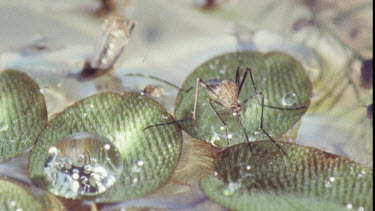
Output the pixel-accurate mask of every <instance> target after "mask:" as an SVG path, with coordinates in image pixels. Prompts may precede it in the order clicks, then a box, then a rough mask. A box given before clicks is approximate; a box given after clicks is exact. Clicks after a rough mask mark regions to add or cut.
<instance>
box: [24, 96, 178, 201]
mask: <svg viewBox="0 0 375 211" xmlns="http://www.w3.org/2000/svg"><path fill="white" fill-rule="evenodd" d="M170 121H174V119H173V117H172V116H171V115H170V114H168V113H167V112H166V110H165V109H164V108H162V107H161V106H160V105H159V104H157V103H156V102H155V101H153V100H151V99H150V98H147V97H145V96H142V95H140V94H135V93H128V94H125V95H119V94H115V93H102V94H98V95H94V96H91V97H88V98H86V99H83V100H82V101H79V102H77V103H75V104H74V105H72V106H71V107H69V108H67V109H66V110H65V111H64V112H62V113H60V114H58V115H57V116H56V117H55V118H54V119H52V120H51V121H50V122H49V124H48V126H47V128H46V129H45V130H44V131H43V133H42V134H41V136H40V137H39V139H38V142H37V143H36V145H35V147H34V148H33V149H32V151H31V153H30V163H29V177H30V178H31V179H32V181H33V182H34V183H35V184H37V185H38V186H40V187H43V188H46V189H47V188H48V186H49V183H48V179H47V178H46V175H45V174H44V173H43V172H44V169H45V168H44V166H45V161H46V159H47V156H48V155H49V153H48V151H49V150H50V149H51V147H52V146H58V144H59V143H60V142H61V141H62V140H63V139H64V138H65V137H67V136H69V135H71V134H75V133H80V132H89V133H92V134H97V135H100V136H103V137H105V138H107V139H109V140H110V141H111V142H112V143H113V144H114V145H115V146H116V147H117V148H118V150H119V152H120V154H121V156H122V159H123V162H122V163H123V170H122V173H121V175H120V177H119V179H118V180H117V181H116V183H115V184H114V185H113V186H111V187H109V188H108V189H107V190H106V191H105V192H103V193H101V194H99V195H95V196H89V195H78V197H77V199H90V200H93V199H95V200H96V201H100V202H116V201H123V200H127V199H130V198H134V197H138V196H142V195H144V194H146V193H149V192H150V191H153V190H155V189H156V188H158V187H159V186H160V185H162V184H164V183H165V182H166V181H167V180H168V178H169V177H170V175H171V173H172V171H173V170H174V168H175V166H176V164H177V161H178V158H179V154H180V150H181V144H182V134H181V129H180V128H179V126H178V125H168V126H160V127H151V128H149V129H147V130H145V131H144V128H146V127H147V126H150V125H154V124H158V123H161V122H170ZM52 149H53V148H52ZM52 151H53V150H52ZM77 156H79V155H77ZM69 173H70V172H69ZM77 178H79V177H77ZM59 185H61V184H59ZM66 185H70V184H69V183H67V184H66ZM68 197H69V196H68Z"/></svg>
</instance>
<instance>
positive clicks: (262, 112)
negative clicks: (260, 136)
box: [260, 93, 288, 157]
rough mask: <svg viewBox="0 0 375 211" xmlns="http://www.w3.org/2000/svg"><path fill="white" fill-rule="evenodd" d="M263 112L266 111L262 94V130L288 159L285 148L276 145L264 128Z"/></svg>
mask: <svg viewBox="0 0 375 211" xmlns="http://www.w3.org/2000/svg"><path fill="white" fill-rule="evenodd" d="M263 110H264V95H263V93H262V113H261V119H260V129H261V130H262V131H263V132H264V133H265V134H266V135H267V136H268V138H269V139H270V140H271V141H272V142H273V143H274V144H275V145H276V146H277V147H278V148H279V149H280V150H281V151H282V152H283V153H284V154H285V155H286V156H287V157H288V154H287V153H286V152H285V151H284V149H283V148H281V146H280V145H278V144H277V143H276V141H275V140H273V138H272V137H271V136H270V135H269V134H268V133H267V131H266V130H265V129H264V128H263Z"/></svg>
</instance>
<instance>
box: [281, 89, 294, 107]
mask: <svg viewBox="0 0 375 211" xmlns="http://www.w3.org/2000/svg"><path fill="white" fill-rule="evenodd" d="M296 103H297V95H296V93H294V92H288V93H286V94H284V96H283V98H282V104H283V105H284V106H294V105H296Z"/></svg>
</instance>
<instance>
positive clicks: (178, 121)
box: [143, 117, 193, 131]
mask: <svg viewBox="0 0 375 211" xmlns="http://www.w3.org/2000/svg"><path fill="white" fill-rule="evenodd" d="M192 119H193V117H189V118H186V119H180V120H176V121H173V122H165V123H160V124H156V125H149V126H147V127H145V128H144V129H143V131H145V130H147V129H150V128H152V127H158V126H163V125H171V124H176V123H180V122H185V121H188V120H192Z"/></svg>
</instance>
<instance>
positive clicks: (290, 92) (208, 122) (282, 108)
mask: <svg viewBox="0 0 375 211" xmlns="http://www.w3.org/2000/svg"><path fill="white" fill-rule="evenodd" d="M237 66H239V67H240V76H241V77H240V79H242V76H243V75H244V72H245V69H246V68H251V70H252V74H253V77H254V83H255V86H256V89H257V92H263V93H264V104H265V105H266V106H268V107H264V118H263V119H264V121H263V124H264V129H265V130H266V131H267V132H268V133H269V134H270V135H271V136H272V137H277V136H279V135H281V134H283V133H285V132H286V131H287V130H289V129H290V128H291V127H292V126H293V125H294V124H295V123H296V122H297V121H298V120H299V119H300V118H301V116H302V115H303V114H304V113H305V111H306V110H307V107H308V106H309V103H310V98H311V92H312V87H311V83H310V80H309V78H308V75H307V74H306V73H305V71H304V69H303V67H302V65H301V64H300V63H299V62H297V61H296V60H295V59H293V58H292V57H290V56H288V55H286V54H284V53H280V52H270V53H266V54H264V53H260V52H255V51H251V52H238V53H228V54H224V55H220V56H217V57H214V58H212V59H210V60H209V61H207V62H205V63H203V64H202V65H200V66H199V67H197V68H196V69H195V70H194V72H193V73H191V74H190V75H189V76H188V78H187V79H186V80H185V82H184V83H183V85H182V91H180V92H179V93H178V96H177V100H176V109H175V115H176V119H186V118H189V117H192V115H193V114H192V113H193V108H194V98H195V90H196V89H195V84H196V81H197V78H200V79H202V80H203V81H205V82H206V83H208V82H209V81H210V80H215V79H221V80H231V81H232V82H236V70H237ZM198 96H199V97H198V103H197V105H198V106H197V111H196V114H197V119H196V120H189V121H185V122H181V125H182V127H183V129H184V130H185V131H186V132H187V133H189V134H190V135H192V136H193V137H195V138H198V139H201V140H205V141H207V142H211V143H213V144H215V145H217V146H220V147H226V146H228V144H227V139H226V137H225V136H226V134H225V131H224V130H223V129H224V128H223V126H224V125H223V124H222V123H221V121H220V119H219V117H218V116H217V115H216V114H215V112H214V110H213V109H212V108H211V107H210V105H209V103H208V101H207V98H211V99H214V100H217V101H218V99H215V98H214V97H212V96H209V95H208V92H207V91H206V90H205V88H204V87H202V86H200V87H199V92H198ZM254 96H255V91H254V87H253V85H252V82H251V77H250V75H248V77H247V78H246V80H245V83H244V85H243V88H242V91H241V93H240V95H239V98H238V99H239V102H240V103H241V104H242V102H244V101H245V100H247V99H249V98H251V100H249V101H248V102H247V103H246V104H243V105H242V110H241V111H240V115H241V116H242V121H243V124H244V127H245V128H246V131H247V133H248V135H249V139H250V140H252V141H255V140H265V139H266V138H267V136H266V135H265V134H264V133H263V131H262V130H260V124H261V108H262V106H261V96H260V95H257V96H255V97H254ZM252 97H253V98H252ZM213 104H214V107H215V108H216V110H217V111H218V112H219V114H220V115H221V116H222V118H223V119H224V121H225V122H226V123H227V125H228V129H229V135H230V136H231V139H230V145H234V144H238V143H243V142H246V138H245V135H244V133H243V131H242V129H241V126H240V125H239V123H238V120H237V118H236V117H233V116H231V115H232V113H233V112H232V111H231V109H227V108H223V107H222V106H219V105H217V104H215V103H213ZM271 107H277V108H271Z"/></svg>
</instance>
